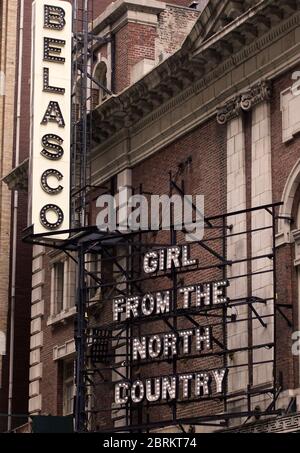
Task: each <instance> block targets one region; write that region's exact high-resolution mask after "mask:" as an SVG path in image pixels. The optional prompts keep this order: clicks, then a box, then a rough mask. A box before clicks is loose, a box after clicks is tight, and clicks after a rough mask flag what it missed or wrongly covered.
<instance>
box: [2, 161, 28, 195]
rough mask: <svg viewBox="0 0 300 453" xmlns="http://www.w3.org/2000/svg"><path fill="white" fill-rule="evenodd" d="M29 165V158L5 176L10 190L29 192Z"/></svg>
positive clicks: (4, 179) (4, 180)
mask: <svg viewBox="0 0 300 453" xmlns="http://www.w3.org/2000/svg"><path fill="white" fill-rule="evenodd" d="M28 167H29V158H27V159H26V160H24V161H23V162H22V163H21V164H20V165H18V166H17V167H16V168H14V169H13V170H12V171H11V172H10V173H9V174H8V175H6V176H5V177H4V178H3V182H5V184H7V186H8V188H9V189H10V190H19V191H21V192H27V190H28Z"/></svg>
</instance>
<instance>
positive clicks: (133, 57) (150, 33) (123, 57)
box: [114, 23, 156, 92]
mask: <svg viewBox="0 0 300 453" xmlns="http://www.w3.org/2000/svg"><path fill="white" fill-rule="evenodd" d="M155 37H156V29H155V27H149V26H147V25H142V24H133V23H128V24H126V25H125V26H124V27H122V28H121V30H119V31H118V32H117V33H116V36H115V73H114V80H115V86H114V90H115V92H120V91H122V90H123V89H124V88H126V87H127V86H129V85H130V76H131V69H132V67H133V66H134V65H135V64H136V63H138V62H139V61H141V60H142V59H144V58H147V59H149V60H155Z"/></svg>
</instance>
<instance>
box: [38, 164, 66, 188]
mask: <svg viewBox="0 0 300 453" xmlns="http://www.w3.org/2000/svg"><path fill="white" fill-rule="evenodd" d="M50 176H53V177H55V178H56V179H57V180H58V181H60V180H62V179H63V175H62V174H61V173H60V172H59V171H57V170H54V169H53V168H52V169H49V170H46V171H44V173H43V174H42V177H41V185H42V188H43V190H44V191H45V192H46V193H49V194H50V195H56V194H58V193H60V192H61V191H62V190H63V186H61V185H58V186H57V187H51V186H49V183H48V178H49V177H50Z"/></svg>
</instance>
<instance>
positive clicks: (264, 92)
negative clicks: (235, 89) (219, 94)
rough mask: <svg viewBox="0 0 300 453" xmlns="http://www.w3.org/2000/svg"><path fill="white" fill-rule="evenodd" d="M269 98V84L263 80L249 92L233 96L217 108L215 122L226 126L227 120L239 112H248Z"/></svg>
mask: <svg viewBox="0 0 300 453" xmlns="http://www.w3.org/2000/svg"><path fill="white" fill-rule="evenodd" d="M270 98H271V83H270V82H269V81H266V80H263V81H261V82H259V83H257V84H256V85H253V86H252V87H251V88H249V90H247V91H244V92H242V93H240V94H239V95H237V96H234V97H233V98H231V99H230V100H229V101H227V102H226V103H225V104H224V105H222V106H221V107H220V108H218V111H217V122H218V123H219V124H226V123H227V122H228V121H229V120H231V119H233V118H235V117H237V116H239V115H240V114H241V112H243V111H244V112H249V111H250V110H251V109H252V108H253V107H254V106H255V105H257V104H259V103H260V102H263V101H267V100H269V99H270Z"/></svg>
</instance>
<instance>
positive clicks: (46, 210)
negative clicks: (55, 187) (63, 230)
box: [40, 204, 64, 230]
mask: <svg viewBox="0 0 300 453" xmlns="http://www.w3.org/2000/svg"><path fill="white" fill-rule="evenodd" d="M53 214H54V217H55V219H56V220H52V219H51V220H52V221H51V220H49V217H50V215H52V216H53ZM40 221H41V224H42V225H43V226H44V227H45V228H46V229H47V230H57V229H58V228H59V227H60V226H61V224H62V223H63V221H64V214H63V212H62V210H61V209H60V207H59V206H56V205H55V204H47V205H46V206H44V207H43V208H42V209H41V211H40Z"/></svg>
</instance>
